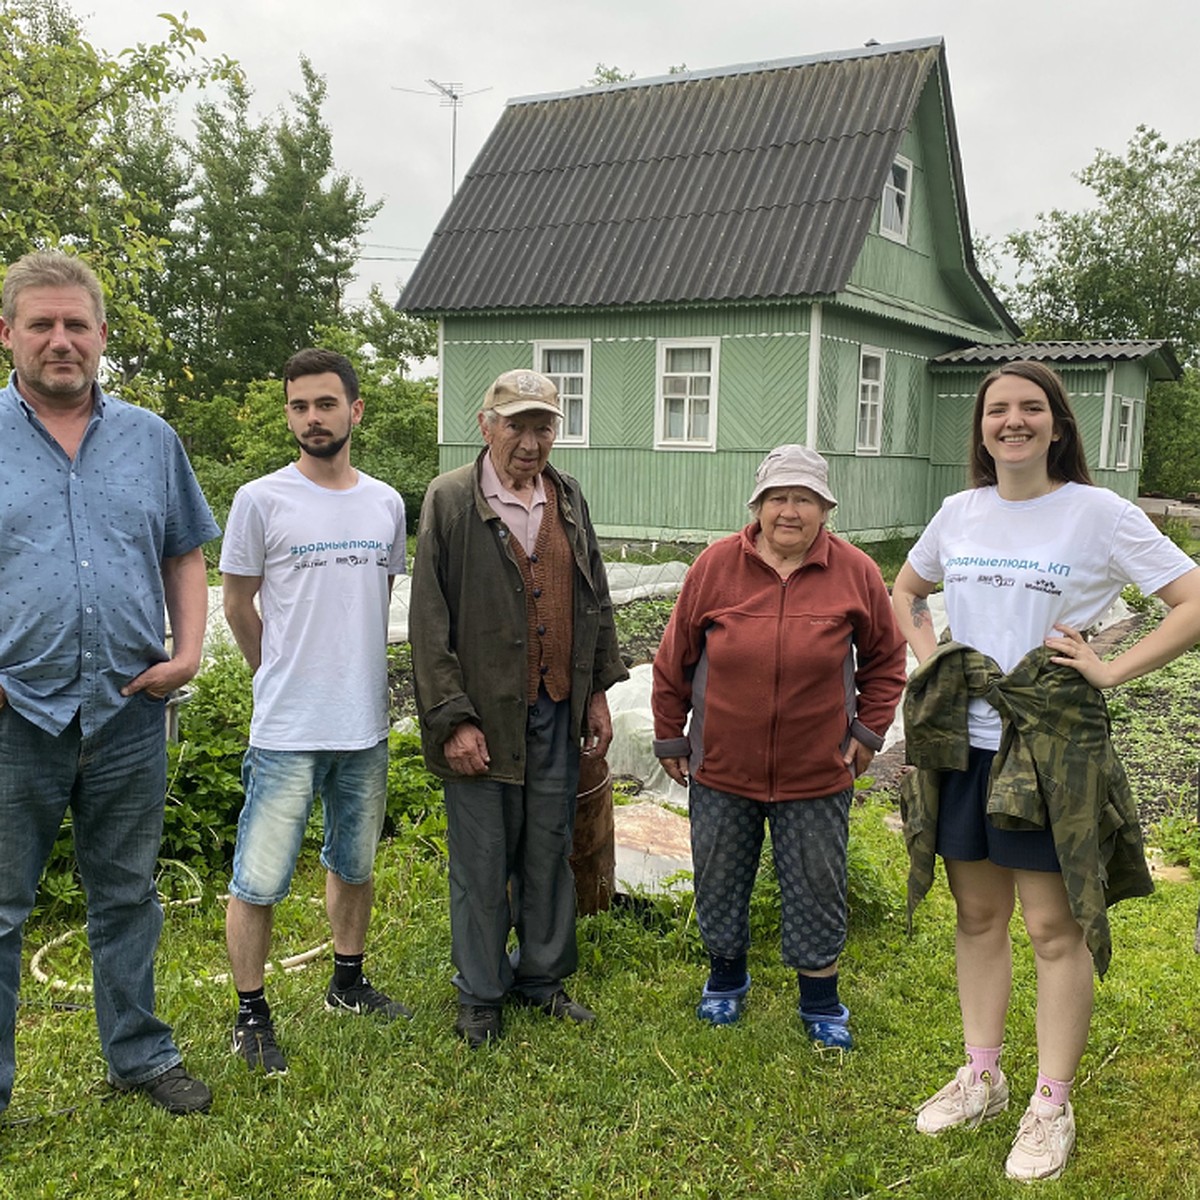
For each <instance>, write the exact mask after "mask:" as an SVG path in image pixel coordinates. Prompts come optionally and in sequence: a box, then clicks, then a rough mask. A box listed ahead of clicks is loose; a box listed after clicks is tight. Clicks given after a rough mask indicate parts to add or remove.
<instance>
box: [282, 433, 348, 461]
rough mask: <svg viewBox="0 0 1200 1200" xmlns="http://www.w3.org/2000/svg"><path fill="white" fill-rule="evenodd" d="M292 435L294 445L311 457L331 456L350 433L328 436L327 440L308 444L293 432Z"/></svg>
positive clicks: (342, 444)
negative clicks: (294, 439) (294, 441)
mask: <svg viewBox="0 0 1200 1200" xmlns="http://www.w3.org/2000/svg"><path fill="white" fill-rule="evenodd" d="M292 437H294V438H296V445H297V446H299V447H300V452H301V453H302V454H308V455H311V457H313V458H333V457H334V456H335V455H336V454H337V453H338V452H339V451H340V450H341V448H342V447H343V446H344V445H345V444H346V443H347V442H348V441H349V440H350V434H349V433H347V434H346V435H345V437H340V438H330V439H329V441H327V442H316V443H315V444H313V445H311V446H310V445H308V444H307V443H306V442H303V441H301V439H300V438H298V437H296V435H295V434H292Z"/></svg>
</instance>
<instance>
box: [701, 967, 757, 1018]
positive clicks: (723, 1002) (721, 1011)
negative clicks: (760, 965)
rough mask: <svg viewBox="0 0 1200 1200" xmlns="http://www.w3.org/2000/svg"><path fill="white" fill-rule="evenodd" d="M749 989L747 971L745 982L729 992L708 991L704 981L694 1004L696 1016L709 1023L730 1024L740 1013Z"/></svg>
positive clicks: (748, 973)
mask: <svg viewBox="0 0 1200 1200" xmlns="http://www.w3.org/2000/svg"><path fill="white" fill-rule="evenodd" d="M749 990H750V972H749V971H747V972H746V982H745V983H744V984H742V986H741V987H740V988H735V989H734V990H733V991H731V992H713V991H710V990H709V987H708V984H707V983H706V984H705V985H704V991H703V992H701V993H700V1003H699V1004H698V1005H697V1006H696V1016H698V1017H699V1018H700V1020H702V1021H707V1022H708V1023H709V1024H710V1025H732V1024H733V1023H734V1022H735V1021H736V1020H737V1019H738V1018H739V1017H740V1016H741V1015H742V1009H743V1008H744V1007H745V1005H746V993H747V992H749Z"/></svg>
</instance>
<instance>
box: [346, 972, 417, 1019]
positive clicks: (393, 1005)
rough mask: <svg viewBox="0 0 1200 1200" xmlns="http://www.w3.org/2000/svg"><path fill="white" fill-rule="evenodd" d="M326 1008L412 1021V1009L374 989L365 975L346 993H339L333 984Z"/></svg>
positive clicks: (360, 1014)
mask: <svg viewBox="0 0 1200 1200" xmlns="http://www.w3.org/2000/svg"><path fill="white" fill-rule="evenodd" d="M325 1008H326V1010H327V1011H328V1012H336V1013H355V1014H356V1015H358V1016H368V1015H370V1016H379V1017H383V1019H384V1020H386V1021H394V1020H395V1019H396V1018H397V1017H404V1018H406V1019H407V1020H410V1021H411V1020H412V1009H411V1008H406V1007H405V1006H404V1005H403V1004H401V1003H400V1001H399V1000H393V999H392V998H391V996H385V995H384V994H383V992H381V991H379V989H378V988H373V987H372V986H371V984H370V981H369V980H368V979H367V977H366V976H365V975H364V976H362V977H361V978H360V979H359V981H358V982H357V983H356V984H354V986H353V987H348V988H346V990H345V991H339V990H338V989H337V988H335V987H334V986H333V984H332V983H331V984H330V985H329V991H328V992H326V993H325Z"/></svg>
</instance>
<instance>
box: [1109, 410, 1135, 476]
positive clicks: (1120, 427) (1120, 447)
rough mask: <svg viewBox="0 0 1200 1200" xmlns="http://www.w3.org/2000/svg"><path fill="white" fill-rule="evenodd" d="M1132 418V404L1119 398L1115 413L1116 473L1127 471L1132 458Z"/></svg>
mask: <svg viewBox="0 0 1200 1200" xmlns="http://www.w3.org/2000/svg"><path fill="white" fill-rule="evenodd" d="M1133 418H1134V403H1133V401H1132V400H1126V399H1125V398H1124V397H1123V396H1122V397H1121V408H1120V410H1119V412H1118V413H1117V446H1116V455H1115V461H1114V462H1113V466H1114V467H1116V469H1117V470H1118V471H1128V470H1129V460H1130V459H1131V458H1132V457H1133Z"/></svg>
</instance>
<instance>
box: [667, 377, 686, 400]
mask: <svg viewBox="0 0 1200 1200" xmlns="http://www.w3.org/2000/svg"><path fill="white" fill-rule="evenodd" d="M687 390H688V381H687V378H686V376H683V375H664V376H663V395H664V396H677V397H682V396H686V395H687Z"/></svg>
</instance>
